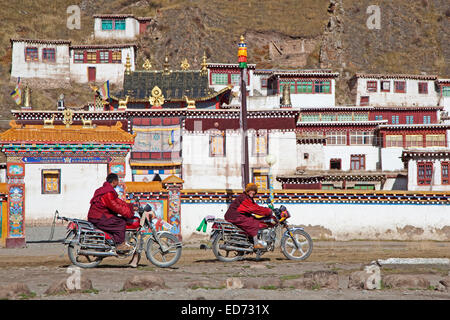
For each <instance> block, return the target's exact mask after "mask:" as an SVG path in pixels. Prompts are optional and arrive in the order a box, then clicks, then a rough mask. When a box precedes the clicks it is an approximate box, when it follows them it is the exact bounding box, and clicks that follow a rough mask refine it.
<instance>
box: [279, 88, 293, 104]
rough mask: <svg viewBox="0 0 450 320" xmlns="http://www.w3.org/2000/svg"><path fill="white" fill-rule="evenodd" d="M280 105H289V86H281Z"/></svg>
mask: <svg viewBox="0 0 450 320" xmlns="http://www.w3.org/2000/svg"><path fill="white" fill-rule="evenodd" d="M281 105H283V106H290V105H291V89H290V86H288V85H284V86H283V92H282V97H281Z"/></svg>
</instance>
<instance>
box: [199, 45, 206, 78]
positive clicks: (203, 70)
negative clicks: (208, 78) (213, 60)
mask: <svg viewBox="0 0 450 320" xmlns="http://www.w3.org/2000/svg"><path fill="white" fill-rule="evenodd" d="M201 66H202V68H201V70H200V74H201V75H204V76H205V75H207V74H208V68H207V67H206V66H207V64H206V50H205V51H203V57H202V64H201Z"/></svg>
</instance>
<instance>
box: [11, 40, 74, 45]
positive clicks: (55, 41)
mask: <svg viewBox="0 0 450 320" xmlns="http://www.w3.org/2000/svg"><path fill="white" fill-rule="evenodd" d="M10 42H11V43H13V42H28V43H42V44H68V45H70V43H71V41H70V40H61V39H58V40H50V39H10Z"/></svg>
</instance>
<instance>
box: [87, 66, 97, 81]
mask: <svg viewBox="0 0 450 320" xmlns="http://www.w3.org/2000/svg"><path fill="white" fill-rule="evenodd" d="M95 74H96V69H95V67H88V81H89V82H90V81H95Z"/></svg>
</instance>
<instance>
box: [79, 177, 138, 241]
mask: <svg viewBox="0 0 450 320" xmlns="http://www.w3.org/2000/svg"><path fill="white" fill-rule="evenodd" d="M118 214H120V216H118ZM133 216H134V213H133V207H132V205H131V204H128V203H126V202H125V201H123V200H121V199H119V197H118V195H117V192H116V190H114V188H113V187H112V185H111V184H110V183H109V182H105V183H104V184H103V186H102V187H100V188H98V189H97V190H95V193H94V196H93V197H92V199H91V207H90V208H89V213H88V221H89V222H91V223H93V224H94V225H95V226H96V227H97V228H99V229H100V230H103V231H105V232H107V233H109V234H110V235H111V237H112V238H113V240H114V242H115V243H116V244H120V243H122V242H124V241H125V229H126V225H127V221H126V219H131V218H133Z"/></svg>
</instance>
